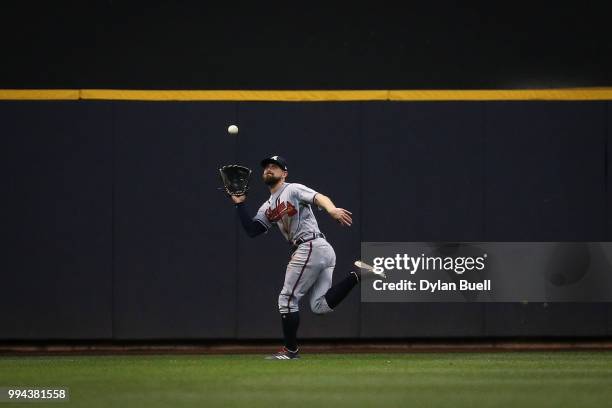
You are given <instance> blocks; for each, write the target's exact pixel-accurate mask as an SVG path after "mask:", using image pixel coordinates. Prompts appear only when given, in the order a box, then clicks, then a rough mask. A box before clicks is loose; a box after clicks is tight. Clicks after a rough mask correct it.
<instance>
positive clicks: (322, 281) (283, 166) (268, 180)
mask: <svg viewBox="0 0 612 408" xmlns="http://www.w3.org/2000/svg"><path fill="white" fill-rule="evenodd" d="M261 166H262V167H263V175H262V177H263V182H264V183H265V184H266V185H267V186H268V187H269V189H270V198H269V199H268V200H267V201H266V202H264V203H263V204H262V205H261V207H260V208H259V211H257V214H256V215H255V217H251V215H249V212H248V211H247V209H246V206H245V203H244V201H245V198H246V196H244V195H243V196H234V195H232V196H231V198H232V201H233V202H234V203H235V204H236V209H237V211H238V216H239V218H240V221H241V224H242V226H243V227H244V229H245V231H246V233H247V234H248V235H249V237H251V238H253V237H256V236H258V235H260V234H263V233H264V232H267V231H268V230H269V229H270V228H272V226H273V225H274V224H276V225H277V226H278V228H279V230H280V232H281V233H282V234H283V236H284V237H285V238H286V239H287V241H288V242H289V243H290V244H291V246H292V251H293V253H292V255H291V259H290V260H289V264H288V265H287V270H286V272H285V283H284V285H283V289H282V290H281V293H280V295H279V297H278V310H279V312H280V314H281V321H282V328H283V335H284V340H285V341H284V347H283V348H282V349H281V350H280V351H279V352H278V353H276V354H274V355H272V356H268V357H266V359H275V360H290V359H296V358H299V354H298V351H299V349H298V344H297V339H296V337H297V330H298V326H299V324H300V315H299V303H300V299H301V298H302V296H304V294H305V293H306V292H308V290H311V295H310V308H311V309H312V311H313V312H314V313H316V314H325V313H329V312H331V311H332V310H334V308H335V307H336V306H338V304H339V303H340V302H341V301H342V300H343V299H344V298H345V297H346V295H348V293H349V292H350V291H351V289H353V287H354V286H355V285H357V284H358V283H359V281H360V280H361V276H360V272H354V271H351V272H350V273H349V274H348V276H346V277H345V278H344V279H343V280H342V281H340V282H338V283H337V284H336V285H334V286H332V275H333V272H334V267H335V266H336V254H335V252H334V248H332V246H331V245H330V244H329V243H328V242H327V241H326V240H325V235H323V234H322V233H321V231H320V230H319V226H318V224H317V220H316V219H315V216H314V212H313V210H312V206H313V205H316V206H319V207H321V208H324V209H325V210H326V211H327V212H328V213H329V215H330V216H331V217H332V218H334V219H335V220H337V221H338V222H339V223H340V224H341V225H343V226H347V227H350V226H351V224H352V222H353V220H352V218H351V212H349V211H347V210H345V209H343V208H337V207H336V206H335V205H334V203H333V202H332V201H331V200H330V199H329V197H326V196H324V195H323V194H321V193H318V192H316V191H315V190H313V189H311V188H308V187H306V186H304V185H302V184H297V183H287V182H286V181H285V180H286V178H287V175H288V172H287V170H288V169H287V162H286V161H285V159H283V158H282V157H280V156H272V157H269V158H267V159H264V160H263V161H262V162H261Z"/></svg>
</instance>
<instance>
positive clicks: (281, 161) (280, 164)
mask: <svg viewBox="0 0 612 408" xmlns="http://www.w3.org/2000/svg"><path fill="white" fill-rule="evenodd" d="M270 163H273V164H276V165H277V166H278V167H280V168H281V169H283V170H284V171H287V160H285V159H284V158H283V157H281V156H272V157H268V158H266V159H263V160H262V161H261V167H266V166H267V165H268V164H270Z"/></svg>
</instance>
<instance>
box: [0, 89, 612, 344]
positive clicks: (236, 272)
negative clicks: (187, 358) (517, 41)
mask: <svg viewBox="0 0 612 408" xmlns="http://www.w3.org/2000/svg"><path fill="white" fill-rule="evenodd" d="M610 111H611V110H610V107H609V102H545V101H538V102H528V101H517V102H485V101H479V102H460V101H453V102H317V103H286V102H118V101H100V102H87V101H78V102H61V101H55V102H34V101H30V102H8V101H7V102H2V103H0V120H1V121H2V123H3V128H2V129H3V136H4V137H3V142H2V143H3V149H2V152H3V163H4V164H5V171H4V172H3V177H5V182H4V183H3V185H4V192H5V194H4V196H5V197H6V198H5V207H6V210H5V211H4V213H3V217H4V218H3V227H4V231H5V232H6V237H5V240H6V241H7V245H5V249H4V254H3V260H4V264H3V265H4V268H3V271H2V273H3V296H2V297H1V300H0V306H2V310H3V312H2V314H0V323H2V324H1V325H0V338H2V339H34V338H40V339H51V338H57V339H80V338H82V339H99V338H107V339H118V340H128V339H258V338H262V339H274V338H278V337H279V336H280V327H279V324H278V323H279V321H278V320H279V316H278V312H277V304H276V303H277V296H278V292H279V290H280V288H281V284H282V279H283V275H284V267H285V265H286V263H287V261H288V257H289V252H288V250H289V248H288V245H287V244H286V243H285V242H284V241H283V239H282V238H281V236H280V234H279V233H278V232H277V231H270V232H269V233H268V234H266V235H265V236H261V237H258V238H256V239H254V240H253V239H250V238H248V237H247V236H246V234H245V233H244V232H243V231H242V229H241V228H240V226H239V225H238V223H237V219H236V214H235V210H234V208H233V205H232V204H231V202H230V200H229V199H228V198H227V197H226V196H225V195H224V193H222V192H221V191H219V190H218V189H217V188H218V187H219V185H220V181H219V177H218V174H217V167H218V166H219V165H221V164H227V163H234V162H239V163H243V164H246V165H248V166H249V167H251V168H252V169H253V170H254V174H253V180H252V191H251V194H250V195H249V199H248V204H249V207H250V211H251V212H252V213H254V212H255V211H256V210H257V208H258V207H259V205H260V204H261V203H262V202H263V200H265V199H266V198H267V197H268V192H267V190H266V188H265V186H264V185H263V184H262V183H261V181H260V176H261V169H260V167H259V160H260V159H261V158H263V157H265V156H267V155H272V154H283V155H285V156H286V157H287V158H288V160H289V181H296V182H301V183H304V184H306V185H309V186H311V187H313V188H315V189H317V190H319V191H320V192H322V193H324V194H327V195H329V196H330V197H331V198H332V199H333V200H334V201H335V202H336V204H337V205H338V206H340V207H344V208H348V209H349V210H351V211H352V212H353V215H354V219H355V224H354V226H353V227H352V228H350V229H347V228H341V227H340V226H338V225H337V224H335V223H334V222H332V220H331V219H330V218H329V216H328V215H327V214H326V213H325V212H318V213H317V217H318V221H319V223H320V226H321V228H322V230H323V232H325V233H326V234H327V236H328V238H329V240H330V241H331V243H332V244H333V245H334V248H335V249H336V253H337V258H338V259H337V267H336V273H335V279H336V280H338V279H341V278H342V276H343V274H344V273H346V272H347V270H348V269H349V268H351V264H352V262H353V261H354V260H355V259H357V258H358V257H359V251H360V247H359V244H360V242H362V241H453V240H459V241H479V240H480V241H487V240H491V241H511V240H519V241H544V240H554V241H563V240H565V241H603V240H612V226H611V225H612V224H611V221H610V220H611V219H612V213H611V211H612V210H610V206H609V203H610V202H612V197H611V191H612V185H611V182H610V178H609V174H610V166H611V160H610V154H611V153H612V152H611V147H610V146H611V145H612V133H611V131H610V129H611V128H612V114H611V113H610ZM230 123H238V124H239V126H240V133H239V134H238V135H237V136H230V135H228V134H227V131H226V127H227V125H228V124H230ZM307 300H308V299H307V298H306V299H305V301H304V302H303V303H302V310H304V311H305V313H304V314H303V320H302V321H303V323H302V326H301V335H302V337H304V338H356V337H361V338H430V337H438V338H439V337H482V336H488V337H498V336H526V337H529V336H553V337H554V336H600V335H605V334H607V335H609V334H611V333H612V325H611V324H610V322H611V321H612V307H611V306H610V305H609V304H588V303H585V304H570V303H565V304H563V303H559V304H527V305H522V304H458V303H453V304H444V303H437V304H426V303H420V304H410V303H405V304H366V303H361V302H360V301H359V300H360V299H359V293H358V292H357V291H355V292H354V293H352V294H351V295H350V296H349V298H348V299H347V300H346V302H345V303H344V304H342V305H341V306H340V307H339V308H338V310H337V311H335V312H334V313H332V314H331V315H329V316H325V317H319V316H315V315H313V314H311V313H310V312H309V311H308V309H309V305H308V301H307Z"/></svg>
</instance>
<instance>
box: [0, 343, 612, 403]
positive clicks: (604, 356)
mask: <svg viewBox="0 0 612 408" xmlns="http://www.w3.org/2000/svg"><path fill="white" fill-rule="evenodd" d="M9 385H20V386H53V385H55V386H67V387H69V388H70V393H71V401H70V402H69V403H65V404H61V403H60V404H54V406H61V405H68V406H71V407H117V406H124V407H161V406H172V407H221V406H222V407H235V406H241V407H268V408H281V407H283V408H284V407H287V408H296V407H309V408H324V407H334V408H336V407H357V406H372V407H374V406H376V407H380V406H393V407H400V406H401V407H453V408H457V407H482V406H488V407H496V408H499V407H513V408H518V407H572V408H574V407H604V406H610V405H611V404H612V352H550V353H541V352H514V353H418V354H340V355H339V354H314V355H305V356H304V357H303V358H302V359H301V360H299V361H264V360H262V358H261V356H257V355H152V356H149V355H143V356H67V357H0V387H1V386H9ZM41 405H48V403H47V404H40V403H37V404H24V403H18V404H12V403H10V404H9V403H0V408H2V407H5V406H6V407H8V406H18V407H26V406H37V407H40V406H41Z"/></svg>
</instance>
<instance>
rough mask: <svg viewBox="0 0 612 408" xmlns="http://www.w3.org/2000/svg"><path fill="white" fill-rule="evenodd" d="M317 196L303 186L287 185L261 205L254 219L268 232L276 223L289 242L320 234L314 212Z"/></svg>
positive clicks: (296, 184) (314, 192)
mask: <svg viewBox="0 0 612 408" xmlns="http://www.w3.org/2000/svg"><path fill="white" fill-rule="evenodd" d="M316 194H317V192H316V191H314V190H313V189H311V188H308V187H306V186H305V185H303V184H298V183H285V184H284V185H283V186H282V187H281V188H280V189H279V190H278V191H277V192H275V193H274V194H272V195H270V198H269V199H268V201H266V202H264V203H263V204H262V205H261V207H260V208H259V211H257V215H255V217H254V218H253V219H254V220H255V221H259V222H260V223H262V224H263V225H264V226H265V227H266V230H268V229H270V228H271V227H272V224H274V223H276V225H278V228H279V229H280V232H281V233H282V234H283V236H284V237H285V239H287V241H289V242H293V241H295V240H297V239H299V238H302V237H303V236H305V235H310V234H311V233H313V232H314V233H318V232H320V231H319V225H318V224H317V220H316V219H315V216H314V213H313V211H312V205H313V204H314V197H315V195H316Z"/></svg>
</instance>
